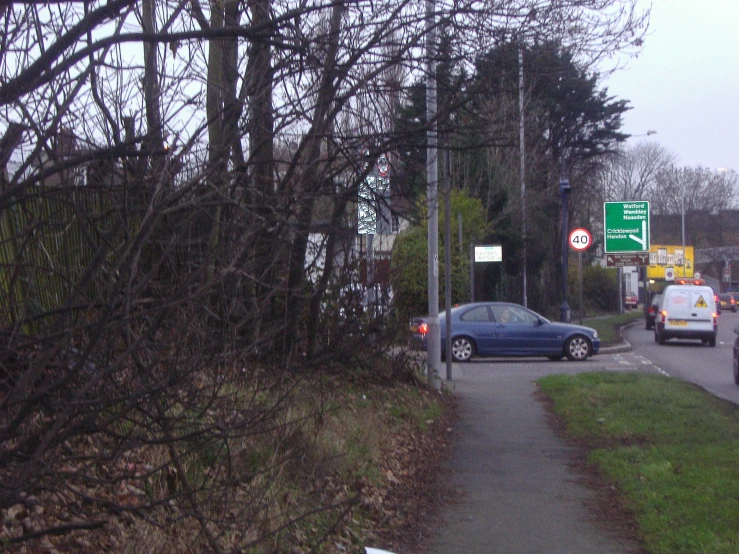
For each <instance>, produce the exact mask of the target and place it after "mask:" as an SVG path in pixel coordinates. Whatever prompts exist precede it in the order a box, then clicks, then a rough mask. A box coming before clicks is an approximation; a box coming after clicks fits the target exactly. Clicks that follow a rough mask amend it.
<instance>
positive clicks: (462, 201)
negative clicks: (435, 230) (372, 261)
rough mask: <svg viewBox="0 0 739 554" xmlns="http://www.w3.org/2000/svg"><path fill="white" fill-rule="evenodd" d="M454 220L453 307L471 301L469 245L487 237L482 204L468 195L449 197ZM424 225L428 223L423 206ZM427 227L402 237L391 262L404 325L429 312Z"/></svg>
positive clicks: (441, 250)
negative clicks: (460, 245) (459, 223)
mask: <svg viewBox="0 0 739 554" xmlns="http://www.w3.org/2000/svg"><path fill="white" fill-rule="evenodd" d="M450 206H451V213H452V214H454V215H453V217H452V230H453V232H452V233H451V237H452V244H451V261H452V267H451V277H452V291H451V300H452V303H460V302H466V301H469V250H470V244H471V243H473V242H476V241H478V240H480V239H481V237H484V236H485V235H486V234H487V233H488V225H487V224H486V222H485V211H484V209H483V206H482V203H481V202H480V201H479V200H477V199H475V198H472V197H470V196H468V195H467V194H466V193H464V192H462V191H458V190H453V191H452V193H451V195H450ZM421 211H422V213H423V221H424V223H425V222H426V221H427V218H426V208H425V204H422V208H421ZM456 214H461V215H462V248H461V249H460V247H459V241H458V233H457V232H454V231H456V230H457V216H456ZM427 229H428V227H427V225H426V224H424V225H423V226H413V227H410V228H409V229H406V230H405V231H403V232H402V233H400V234H399V235H398V236H397V238H396V240H395V244H394V246H393V253H392V257H391V262H390V280H391V284H392V287H393V293H394V305H395V310H396V314H397V317H398V319H399V320H400V321H405V320H407V319H409V318H410V317H413V316H414V315H423V314H425V313H426V312H427V311H428V230H427ZM444 294H445V284H444V224H443V217H442V218H440V224H439V295H440V298H439V303H440V305H441V306H443V305H444V298H445V297H444Z"/></svg>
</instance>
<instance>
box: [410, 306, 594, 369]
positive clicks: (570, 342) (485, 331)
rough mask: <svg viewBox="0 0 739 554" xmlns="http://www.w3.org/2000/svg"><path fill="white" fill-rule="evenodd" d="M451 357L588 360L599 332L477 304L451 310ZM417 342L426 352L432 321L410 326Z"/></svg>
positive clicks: (443, 342) (419, 320)
mask: <svg viewBox="0 0 739 554" xmlns="http://www.w3.org/2000/svg"><path fill="white" fill-rule="evenodd" d="M440 319H441V355H442V356H445V355H446V352H445V351H446V317H445V315H444V313H442V314H441V315H440ZM451 328H452V332H451V335H452V358H453V359H454V360H455V361H457V362H466V361H468V360H470V358H472V356H475V355H479V356H546V357H547V358H549V359H550V360H560V359H561V358H562V357H563V356H567V358H568V359H570V360H573V361H584V360H586V359H587V358H588V357H589V356H591V355H593V354H597V353H598V350H599V349H600V339H599V338H598V332H597V331H596V330H595V329H592V328H590V327H583V326H582V325H572V324H569V323H554V322H552V321H549V320H548V319H547V318H545V317H544V316H541V315H539V314H537V313H536V312H532V311H531V310H529V309H527V308H524V307H523V306H521V305H519V304H512V303H509V302H476V303H472V304H462V305H460V306H457V307H455V308H452V312H451ZM411 332H412V333H413V338H414V340H417V341H420V342H421V344H422V345H423V347H424V348H425V347H426V336H427V334H428V318H426V317H416V318H413V320H412V321H411Z"/></svg>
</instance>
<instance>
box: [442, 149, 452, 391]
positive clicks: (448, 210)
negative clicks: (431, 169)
mask: <svg viewBox="0 0 739 554" xmlns="http://www.w3.org/2000/svg"><path fill="white" fill-rule="evenodd" d="M448 140H449V139H448V138H447V144H446V148H445V149H444V171H443V175H444V316H445V318H446V326H445V327H444V329H445V331H446V333H445V335H446V336H445V337H444V340H445V341H446V343H445V344H446V351H447V352H449V354H447V357H446V380H447V381H451V380H452V357H451V355H450V354H451V352H452V325H451V323H452V230H451V227H452V207H451V192H452V180H451V177H450V175H449V173H450V171H449V165H450V164H449V144H448Z"/></svg>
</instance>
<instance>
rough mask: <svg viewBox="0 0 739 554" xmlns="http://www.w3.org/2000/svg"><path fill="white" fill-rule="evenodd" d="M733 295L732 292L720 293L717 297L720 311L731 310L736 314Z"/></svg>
mask: <svg viewBox="0 0 739 554" xmlns="http://www.w3.org/2000/svg"><path fill="white" fill-rule="evenodd" d="M735 294H736V293H733V292H722V293H721V294H719V295H718V301H719V305H720V306H721V309H722V310H731V311H732V312H736V298H735V296H734V295H735Z"/></svg>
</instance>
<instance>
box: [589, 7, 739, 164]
mask: <svg viewBox="0 0 739 554" xmlns="http://www.w3.org/2000/svg"><path fill="white" fill-rule="evenodd" d="M640 1H641V2H642V3H643V5H644V6H648V5H649V4H650V3H651V4H652V16H651V24H650V30H649V36H647V38H646V42H645V45H644V49H643V52H642V53H641V54H640V56H639V57H638V58H636V59H632V60H629V61H628V66H629V67H628V68H627V69H624V70H620V71H618V72H616V73H615V74H613V75H612V76H610V77H608V78H607V80H605V81H603V83H602V84H603V85H604V86H606V87H607V88H608V92H609V94H610V95H611V96H615V97H617V98H622V99H626V100H629V101H630V102H631V106H632V109H631V110H630V111H628V112H627V113H626V114H625V117H624V127H623V129H624V131H625V132H627V133H630V134H632V135H638V134H644V133H646V132H647V131H648V130H650V129H651V130H655V131H657V134H656V135H653V136H651V137H649V139H647V138H646V137H633V138H631V139H629V144H631V143H633V142H636V141H640V140H652V141H655V142H657V143H659V144H661V145H662V146H664V147H666V148H667V149H668V150H669V151H670V152H672V153H674V154H675V155H676V156H677V164H678V165H681V166H698V165H702V166H704V167H708V168H712V169H719V168H731V169H734V170H736V171H739V0H640Z"/></svg>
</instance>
